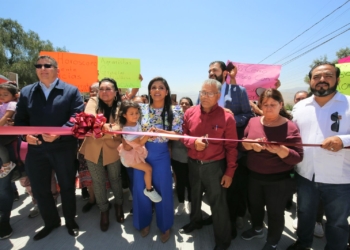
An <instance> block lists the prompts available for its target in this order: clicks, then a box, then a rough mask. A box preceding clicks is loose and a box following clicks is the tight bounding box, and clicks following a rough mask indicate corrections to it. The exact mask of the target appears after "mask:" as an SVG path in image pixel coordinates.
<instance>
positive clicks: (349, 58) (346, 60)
mask: <svg viewBox="0 0 350 250" xmlns="http://www.w3.org/2000/svg"><path fill="white" fill-rule="evenodd" d="M338 63H350V56H348V57H344V58H341V59H339V60H338Z"/></svg>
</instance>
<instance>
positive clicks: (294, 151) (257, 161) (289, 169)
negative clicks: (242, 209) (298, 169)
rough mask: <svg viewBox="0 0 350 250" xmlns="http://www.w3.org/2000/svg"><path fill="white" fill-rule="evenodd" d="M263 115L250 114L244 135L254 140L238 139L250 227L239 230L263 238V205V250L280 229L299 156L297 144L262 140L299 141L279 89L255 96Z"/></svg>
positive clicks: (272, 244) (275, 241)
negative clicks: (247, 172)
mask: <svg viewBox="0 0 350 250" xmlns="http://www.w3.org/2000/svg"><path fill="white" fill-rule="evenodd" d="M259 107H260V108H261V109H262V111H263V116H260V117H254V118H251V119H250V121H249V123H248V125H247V127H246V129H245V131H244V136H245V137H244V139H246V140H255V141H256V143H248V142H242V149H243V150H244V151H247V152H248V155H247V166H248V169H249V170H250V175H249V184H248V199H249V207H250V213H251V221H252V228H251V229H249V230H247V231H245V232H243V233H242V238H243V239H244V240H251V239H254V238H263V237H264V232H263V221H264V215H265V209H264V207H265V206H266V210H267V215H268V223H267V224H268V232H267V238H266V241H267V242H266V244H265V246H264V248H263V250H268V249H276V247H277V244H278V242H279V240H280V238H281V235H282V232H283V229H284V209H285V206H286V203H287V200H288V197H289V196H290V195H291V193H292V192H293V189H294V187H295V181H294V179H293V178H292V177H293V176H294V165H295V164H297V163H299V162H301V161H302V159H303V148H302V147H301V146H297V145H293V146H284V145H280V144H264V143H263V142H264V141H269V142H272V141H275V142H282V143H283V142H285V143H293V144H297V143H299V144H300V143H301V137H300V134H299V130H298V128H297V126H296V125H295V124H294V123H293V122H292V121H291V119H292V117H291V115H290V114H288V113H287V111H286V110H285V108H284V102H283V98H282V95H281V93H280V92H279V91H278V90H276V89H266V90H265V91H264V92H263V93H262V94H261V95H260V97H259Z"/></svg>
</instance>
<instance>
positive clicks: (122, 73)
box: [98, 57, 141, 88]
mask: <svg viewBox="0 0 350 250" xmlns="http://www.w3.org/2000/svg"><path fill="white" fill-rule="evenodd" d="M139 74H140V60H139V59H128V58H111V57H98V79H99V80H101V79H102V78H104V77H110V78H113V79H114V80H116V81H117V84H118V87H119V88H140V86H141V82H140V79H139Z"/></svg>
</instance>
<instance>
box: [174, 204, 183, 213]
mask: <svg viewBox="0 0 350 250" xmlns="http://www.w3.org/2000/svg"><path fill="white" fill-rule="evenodd" d="M184 211H185V204H184V203H179V205H178V206H177V208H176V209H175V215H181V214H182V213H183V212H184Z"/></svg>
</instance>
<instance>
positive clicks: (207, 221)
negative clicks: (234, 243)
mask: <svg viewBox="0 0 350 250" xmlns="http://www.w3.org/2000/svg"><path fill="white" fill-rule="evenodd" d="M211 224H213V216H211V215H210V216H209V217H208V218H206V219H204V220H202V226H209V225H211Z"/></svg>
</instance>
